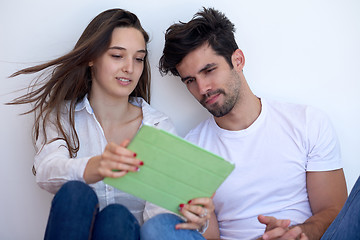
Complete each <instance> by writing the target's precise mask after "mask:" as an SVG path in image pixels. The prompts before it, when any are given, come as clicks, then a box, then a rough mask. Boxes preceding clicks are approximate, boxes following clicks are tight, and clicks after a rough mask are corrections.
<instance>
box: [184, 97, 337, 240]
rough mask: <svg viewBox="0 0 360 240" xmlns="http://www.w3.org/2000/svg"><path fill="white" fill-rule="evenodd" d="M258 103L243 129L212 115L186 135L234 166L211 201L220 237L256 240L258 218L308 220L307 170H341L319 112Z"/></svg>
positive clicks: (329, 130) (259, 229)
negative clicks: (220, 122)
mask: <svg viewBox="0 0 360 240" xmlns="http://www.w3.org/2000/svg"><path fill="white" fill-rule="evenodd" d="M261 102H262V109H261V113H260V115H259V117H258V118H257V119H256V121H255V122H254V123H253V124H252V125H251V126H249V127H248V128H247V129H244V130H241V131H228V130H224V129H221V128H220V127H219V126H218V125H217V124H216V122H215V120H214V118H213V117H211V118H210V119H208V120H205V121H204V122H202V123H200V124H199V125H198V126H197V127H196V128H195V129H193V130H192V131H190V132H189V134H188V135H187V136H186V139H187V140H189V141H191V142H193V143H195V144H197V145H199V146H200V147H203V148H205V149H207V150H209V151H212V152H213V153H215V154H218V155H220V156H222V157H223V158H224V159H226V160H229V161H232V162H234V163H235V169H234V171H233V172H232V173H231V174H230V176H229V177H228V178H227V179H226V180H225V181H224V183H223V184H222V185H221V186H220V187H219V188H218V190H217V191H216V194H215V197H214V199H213V200H214V204H215V213H216V215H217V219H218V222H219V228H220V234H221V239H234V240H235V239H256V238H257V237H259V236H260V235H261V234H263V233H264V230H265V225H263V224H261V223H259V222H258V220H257V216H258V215H259V214H263V215H268V216H274V217H276V218H279V219H291V220H292V223H291V224H292V225H294V224H300V223H303V222H304V221H305V220H306V219H308V218H309V217H310V216H312V212H311V209H310V205H309V201H308V194H307V189H306V172H307V171H328V170H335V169H339V168H341V161H340V147H339V143H338V141H337V137H336V134H335V132H334V129H333V128H332V126H331V124H330V122H329V121H328V119H327V117H326V116H325V115H324V114H323V113H321V112H319V111H317V110H315V109H314V108H311V107H308V106H303V105H295V104H286V103H279V102H275V101H269V100H265V99H261Z"/></svg>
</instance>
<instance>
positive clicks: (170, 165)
mask: <svg viewBox="0 0 360 240" xmlns="http://www.w3.org/2000/svg"><path fill="white" fill-rule="evenodd" d="M128 149H130V150H132V151H133V152H135V153H136V154H137V158H138V159H140V160H142V161H143V162H144V165H143V166H141V167H140V171H138V172H129V173H127V174H126V175H125V176H124V177H121V178H105V179H104V182H105V183H106V184H109V185H112V186H114V187H116V188H118V189H120V190H122V191H124V192H127V193H130V194H132V195H134V196H136V197H139V198H141V199H144V200H146V201H149V202H152V203H154V204H156V205H158V206H161V207H163V208H165V209H168V210H170V211H172V212H174V213H179V211H178V207H179V204H180V203H187V202H188V201H189V200H190V199H193V198H198V197H211V196H212V195H213V193H214V192H215V191H216V189H217V188H218V187H219V186H220V185H221V183H222V182H223V181H224V180H225V179H226V177H227V176H228V175H229V174H230V173H231V172H232V170H233V169H234V165H233V164H232V163H230V162H227V161H225V160H224V159H223V158H221V157H219V156H217V155H215V154H213V153H210V152H208V151H206V150H204V149H202V148H200V147H198V146H196V145H194V144H192V143H190V142H187V141H186V140H184V139H182V138H180V137H178V136H175V135H173V134H171V133H168V132H166V131H164V130H160V129H156V128H154V127H151V126H147V125H143V126H142V127H141V129H140V130H139V131H138V133H137V134H136V136H135V137H134V138H133V140H132V141H131V143H130V144H129V146H128Z"/></svg>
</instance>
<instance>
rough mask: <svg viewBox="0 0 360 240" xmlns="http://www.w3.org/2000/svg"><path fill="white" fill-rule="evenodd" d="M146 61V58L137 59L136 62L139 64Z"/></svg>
mask: <svg viewBox="0 0 360 240" xmlns="http://www.w3.org/2000/svg"><path fill="white" fill-rule="evenodd" d="M144 60H145V59H144V58H136V61H138V62H143V61H144Z"/></svg>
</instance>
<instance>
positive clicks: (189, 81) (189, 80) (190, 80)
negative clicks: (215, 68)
mask: <svg viewBox="0 0 360 240" xmlns="http://www.w3.org/2000/svg"><path fill="white" fill-rule="evenodd" d="M193 81H194V79H193V78H189V79H188V80H186V81H185V84H186V85H188V84H190V83H192V82H193Z"/></svg>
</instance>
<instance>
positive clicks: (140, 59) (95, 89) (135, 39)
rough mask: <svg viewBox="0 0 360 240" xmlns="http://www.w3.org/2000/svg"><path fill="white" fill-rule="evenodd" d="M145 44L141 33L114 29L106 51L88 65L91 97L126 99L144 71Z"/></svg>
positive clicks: (127, 28) (123, 28) (126, 29)
mask: <svg viewBox="0 0 360 240" xmlns="http://www.w3.org/2000/svg"><path fill="white" fill-rule="evenodd" d="M145 56H146V44H145V40H144V36H143V35H142V33H141V32H140V31H139V30H137V29H135V28H132V27H118V28H115V29H114V31H113V33H112V36H111V41H110V45H109V48H108V49H107V50H106V51H105V52H104V53H103V54H102V55H101V56H100V57H99V58H97V59H96V60H94V61H91V62H90V63H89V66H90V67H92V87H91V95H94V94H95V95H96V96H99V94H100V96H102V97H112V98H123V97H126V98H128V97H129V95H130V93H131V92H132V91H133V90H134V89H135V87H136V85H137V84H138V82H139V78H140V76H141V74H142V72H143V69H144V59H145Z"/></svg>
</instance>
